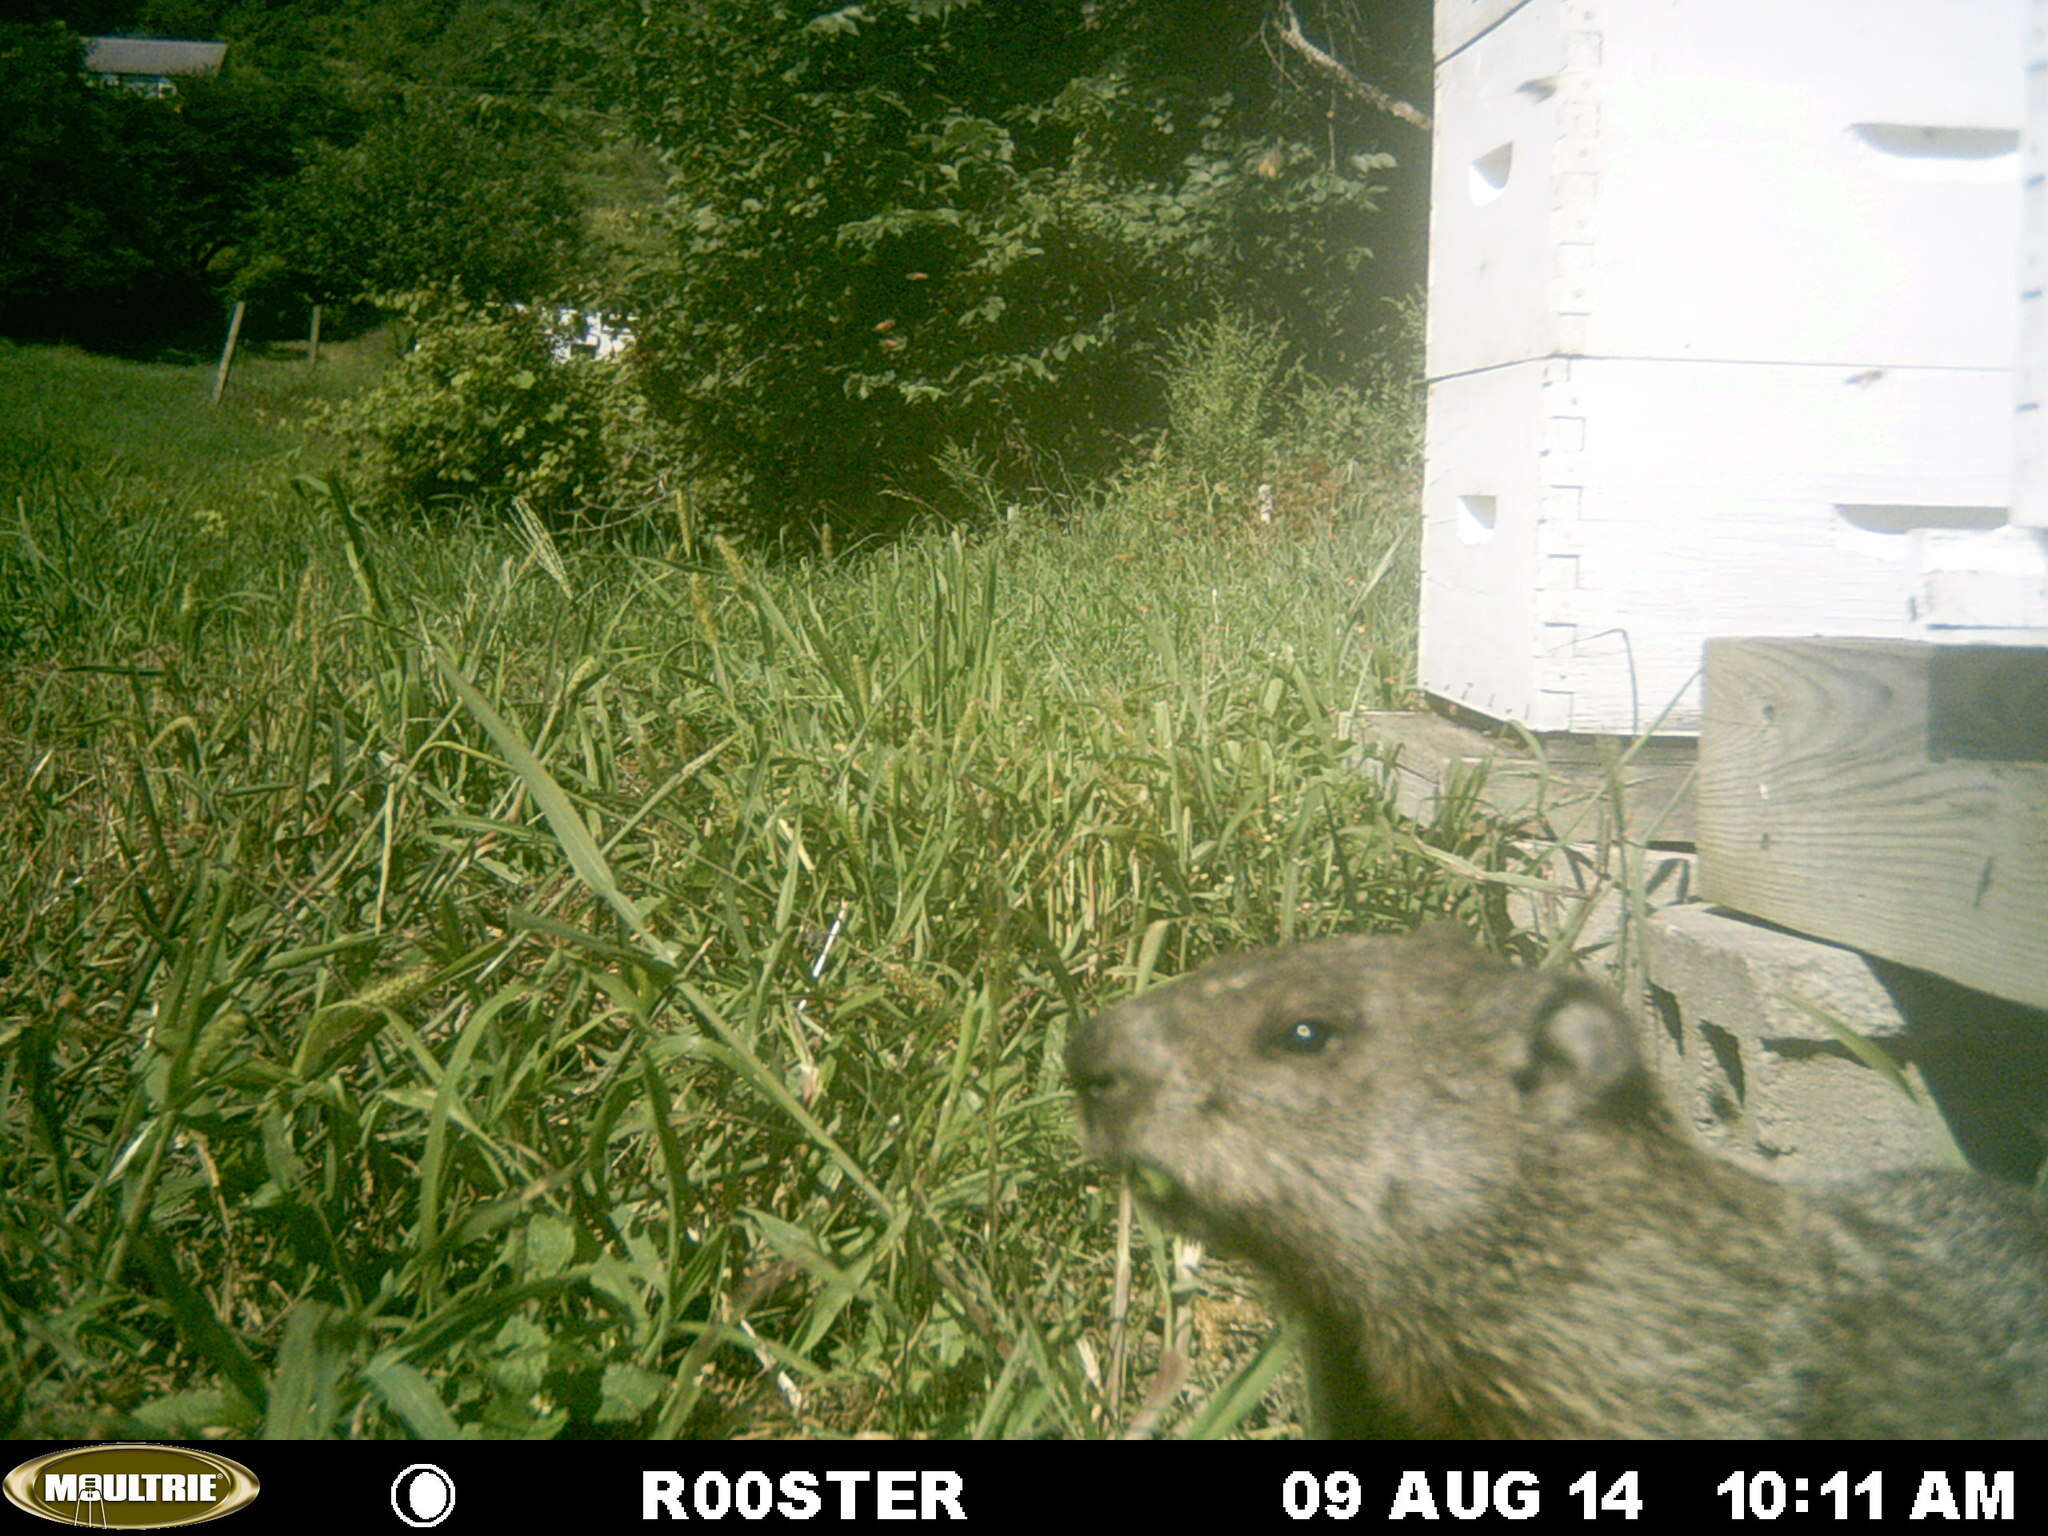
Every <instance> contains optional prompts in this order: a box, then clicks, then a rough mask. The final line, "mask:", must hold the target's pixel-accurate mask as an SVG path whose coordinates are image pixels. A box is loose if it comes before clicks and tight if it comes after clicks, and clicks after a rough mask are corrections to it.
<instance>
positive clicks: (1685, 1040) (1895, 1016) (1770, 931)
mask: <svg viewBox="0 0 2048 1536" xmlns="http://www.w3.org/2000/svg"><path fill="white" fill-rule="evenodd" d="M1644 948H1645V964H1646V968H1647V975H1648V981H1649V986H1650V1001H1651V1009H1650V1015H1651V1022H1650V1024H1649V1026H1648V1029H1647V1035H1648V1039H1647V1040H1646V1045H1647V1046H1648V1048H1649V1050H1650V1053H1651V1054H1652V1056H1653V1057H1654V1058H1655V1061H1656V1066H1657V1070H1658V1072H1659V1075H1660V1077H1661V1078H1662V1080H1663V1081H1664V1083H1665V1084H1666V1086H1667V1087H1668V1088H1669V1089H1670V1090H1671V1092H1672V1094H1673V1097H1674V1099H1675V1100H1676V1102H1677V1104H1678V1105H1679V1107H1680V1109H1681V1110H1682V1111H1683V1112H1685V1113H1686V1114H1688V1115H1689V1116H1690V1118H1691V1120H1692V1123H1693V1125H1694V1127H1695V1129H1696V1130H1697V1131H1698V1132H1699V1134H1700V1135H1701V1136H1702V1138H1703V1139H1705V1140H1706V1141H1708V1142H1709V1143H1711V1144H1713V1145H1716V1146H1718V1147H1720V1148H1721V1149H1722V1150H1724V1151H1726V1152H1728V1153H1729V1154H1731V1155H1733V1156H1735V1157H1737V1158H1738V1159H1740V1160H1743V1161H1747V1162H1750V1163H1752V1164H1754V1165H1756V1166H1758V1167H1762V1168H1768V1169H1769V1170H1770V1171H1771V1173H1772V1174H1773V1175H1774V1176H1776V1177H1781V1178H1793V1179H1827V1178H1840V1177H1847V1176H1850V1175H1853V1174H1858V1173H1869V1172H1874V1171H1877V1170H1880V1169H1885V1168H1916V1167H1927V1166H1931V1165H1935V1164H1938V1163H1940V1162H1942V1161H1943V1159H1944V1157H1945V1156H1946V1155H1947V1152H1946V1148H1947V1144H1948V1136H1947V1132H1946V1129H1945V1127H1944V1125H1943V1123H1942V1121H1941V1118H1940V1115H1939V1112H1938V1111H1937V1110H1936V1109H1935V1108H1934V1107H1933V1101H1932V1098H1931V1096H1930V1095H1929V1093H1928V1091H1927V1088H1926V1085H1925V1084H1924V1082H1922V1081H1921V1080H1920V1075H1919V1070H1918V1066H1917V1064H1916V1063H1915V1062H1914V1061H1913V1060H1912V1055H1911V1052H1912V1041H1911V1038H1910V1028H1909V1022H1908V1020H1907V1018H1906V1017H1905V1015H1904V1014H1903V1013H1902V1012H1901V1010H1900V1008H1899V1006H1898V1004H1897V1003H1896V1002H1895V1001H1894V999H1893V995H1892V993H1891V991H1890V989H1889V988H1888V987H1887V986H1886V985H1885V983H1884V982H1883V981H1882V980H1881V979H1880V977H1879V975H1878V974H1877V972H1876V971H1875V970H1874V969H1873V967H1872V964H1871V962H1870V961H1869V960H1867V959H1866V958H1865V957H1864V956H1862V955H1860V954H1858V953H1857V952H1856V951H1855V950H1851V949H1844V948H1841V947H1840V946H1838V945H1833V944H1823V943H1819V942H1817V941H1814V940H1811V939H1805V938H1801V937H1799V936H1798V935H1796V934H1789V933H1784V932H1781V931H1780V930H1778V929H1774V928H1766V927H1762V926H1760V925H1758V924H1755V923H1751V922H1746V921H1744V920H1742V919H1741V918H1738V917H1734V916H1731V915H1729V914H1727V913H1724V912H1722V911H1720V910H1719V909H1717V908H1712V907H1705V906H1697V905H1694V906H1678V907H1670V908H1666V909H1664V910H1661V911H1658V912H1655V913H1653V914H1652V915H1651V917H1650V920H1649V925H1648V931H1647V933H1646V935H1645V945H1644ZM1802 1003H1803V1004H1805V1005H1808V1006H1802ZM1809 1009H1813V1010H1819V1011H1821V1012H1824V1013H1826V1014H1828V1015H1830V1016H1832V1017H1833V1018H1834V1019H1836V1020H1838V1021H1839V1022H1840V1023H1842V1024H1843V1025H1845V1026H1847V1027H1848V1028H1849V1029H1851V1030H1853V1031H1855V1032H1856V1033H1857V1034H1858V1035H1861V1036H1862V1037H1863V1038H1864V1039H1866V1040H1868V1041H1870V1042H1871V1043H1872V1044H1874V1045H1876V1046H1877V1047H1879V1048H1880V1049H1882V1050H1885V1051H1886V1052H1887V1053H1888V1054H1890V1055H1892V1056H1893V1057H1894V1059H1895V1060H1898V1061H1899V1063H1900V1066H1901V1068H1902V1070H1903V1071H1904V1072H1905V1074H1906V1077H1907V1080H1908V1081H1909V1082H1911V1083H1913V1084H1914V1087H1915V1095H1916V1097H1908V1096H1907V1095H1906V1094H1905V1093H1903V1092H1901V1091H1900V1089H1899V1088H1898V1087H1897V1086H1896V1085H1895V1084H1893V1083H1892V1082H1890V1081H1889V1080H1888V1079H1887V1078H1886V1077H1885V1076H1884V1075H1883V1074H1881V1073H1880V1072H1878V1071H1876V1070H1874V1069H1872V1068H1871V1067H1869V1066H1866V1065H1865V1064H1864V1063H1863V1062H1862V1061H1860V1060H1859V1059H1858V1058H1857V1056H1856V1054H1855V1053H1854V1052H1853V1051H1852V1050H1851V1049H1850V1048H1849V1047H1848V1046H1847V1045H1845V1044H1844V1043H1843V1042H1842V1041H1841V1040H1840V1038H1839V1037H1838V1036H1837V1035H1836V1034H1835V1032H1834V1031H1833V1030H1831V1029H1830V1028H1829V1027H1828V1025H1827V1024H1826V1023H1825V1022H1823V1020H1822V1019H1820V1018H1818V1017H1816V1016H1815V1013H1814V1012H1812V1011H1809Z"/></svg>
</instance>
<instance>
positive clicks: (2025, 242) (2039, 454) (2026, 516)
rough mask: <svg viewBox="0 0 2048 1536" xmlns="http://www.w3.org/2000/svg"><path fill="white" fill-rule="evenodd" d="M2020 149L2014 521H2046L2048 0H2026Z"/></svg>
mask: <svg viewBox="0 0 2048 1536" xmlns="http://www.w3.org/2000/svg"><path fill="white" fill-rule="evenodd" d="M2022 57H2023V58H2024V59H2025V60H2026V80H2027V86H2026V89H2027V125H2026V133H2025V138H2024V141H2023V144H2022V149H2021V154H2022V158H2023V162H2024V166H2023V168H2024V172H2025V174H2024V177H2023V179H2022V181H2021V214H2020V282H2019V289H2020V324H2019V334H2020V343H2019V369H2018V378H2017V380H2016V386H2017V387H2016V389H2015V391H2014V395H2015V400H2014V403H2015V405H2016V407H2017V408H2018V411H2019V422H2018V429H2019V430H2018V434H2017V436H2018V441H2017V443H2016V445H2015V447H2016V452H2015V456H2014V463H2013V506H2012V520H2013V521H2014V522H2015V523H2017V524H2019V525H2021V526H2023V527H2029V528H2048V297H2044V290H2048V0H2027V20H2026V39H2025V43H2024V46H2023V50H2022Z"/></svg>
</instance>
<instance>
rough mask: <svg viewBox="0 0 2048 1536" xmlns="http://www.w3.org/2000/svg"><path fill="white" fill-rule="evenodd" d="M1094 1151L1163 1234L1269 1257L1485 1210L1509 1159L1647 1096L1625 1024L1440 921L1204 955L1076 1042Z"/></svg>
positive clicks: (1601, 995) (1336, 1256) (1323, 1254)
mask: <svg viewBox="0 0 2048 1536" xmlns="http://www.w3.org/2000/svg"><path fill="white" fill-rule="evenodd" d="M1068 1070H1069V1073H1070V1074H1071V1076H1072V1079H1073V1082H1074V1086H1075V1088H1076V1090H1077V1091H1078V1093H1079V1095H1080V1100H1081V1112H1082V1122H1083V1134H1084V1139H1085V1142H1086V1144H1087V1147H1088V1150H1089V1151H1090V1152H1091V1153H1092V1154H1093V1155H1095V1156H1097V1157H1100V1158H1102V1159H1104V1160H1106V1161H1108V1162H1110V1163H1111V1164H1113V1165H1117V1166H1119V1167H1122V1168H1124V1169H1126V1170H1128V1171H1130V1172H1131V1173H1133V1174H1134V1175H1135V1176H1136V1180H1137V1183H1138V1187H1139V1189H1140V1192H1141V1193H1142V1194H1143V1196H1144V1197H1145V1199H1146V1202H1147V1203H1148V1204H1149V1205H1150V1206H1151V1207H1152V1208H1153V1209H1154V1210H1155V1211H1157V1212H1158V1213H1159V1215H1160V1216H1161V1217H1162V1218H1163V1219H1165V1220H1166V1221H1167V1222H1168V1223H1169V1224H1170V1225H1172V1226H1175V1227H1177V1228H1178V1229H1180V1230H1182V1231H1186V1232H1189V1233H1191V1234H1193V1235H1195V1236H1199V1237H1203V1238H1206V1239H1207V1240H1209V1241H1210V1242H1212V1243H1214V1244H1215V1245H1216V1246H1218V1247H1219V1248H1221V1249H1223V1250H1224V1251H1227V1252H1236V1253H1239V1254H1241V1255H1243V1256H1245V1257H1249V1258H1252V1259H1254V1260H1264V1261H1266V1262H1267V1263H1268V1264H1269V1265H1270V1266H1272V1267H1274V1268H1276V1269H1283V1270H1299V1269H1302V1268H1303V1267H1307V1266H1312V1265H1313V1264H1315V1263H1316V1262H1321V1263H1323V1264H1325V1265H1327V1266H1329V1267H1330V1268H1332V1269H1334V1270H1336V1271H1339V1272H1342V1273H1345V1274H1350V1275H1356V1274H1357V1273H1358V1272H1359V1269H1360V1267H1361V1265H1362V1264H1363V1263H1364V1262H1365V1260H1366V1259H1367V1257H1368V1251H1369V1250H1370V1249H1372V1248H1373V1247H1374V1246H1375V1245H1380V1244H1384V1243H1386V1242H1388V1241H1390V1240H1397V1239H1400V1238H1403V1237H1412V1238H1416V1239H1423V1240H1427V1239H1429V1238H1430V1237H1432V1236H1433V1235H1440V1234H1442V1233H1444V1232H1447V1231H1449V1230H1451V1229H1454V1228H1457V1227H1459V1226H1461V1225H1470V1224H1472V1223H1475V1222H1481V1223H1483V1222H1484V1221H1485V1220H1486V1213H1487V1209H1488V1201H1489V1198H1490V1197H1492V1196H1494V1195H1496V1194H1497V1193H1498V1192H1501V1191H1505V1190H1508V1189H1511V1188H1513V1187H1514V1179H1513V1173H1514V1169H1515V1165H1516V1163H1517V1161H1518V1160H1520V1159H1522V1158H1525V1157H1528V1156H1531V1155H1542V1154H1543V1152H1544V1151H1545V1150H1546V1149H1547V1148H1549V1147H1550V1146H1552V1145H1553V1144H1555V1143H1556V1142H1557V1141H1559V1140H1560V1139H1561V1138H1569V1137H1571V1136H1573V1135H1576V1134H1579V1133H1580V1132H1581V1131H1582V1130H1584V1129H1585V1128H1588V1127H1591V1126H1594V1125H1596V1124H1598V1123H1600V1122H1603V1121H1607V1122H1611V1121H1615V1120H1620V1119H1626V1118H1628V1117H1630V1116H1632V1115H1636V1114H1639V1113H1643V1112H1645V1111H1647V1110H1648V1108H1649V1091H1648V1086H1647V1082H1646V1080H1645V1079H1644V1076H1643V1072H1642V1067H1641V1063H1640V1061H1639V1059H1638V1057H1637V1055H1636V1051H1635V1046H1634V1043H1633V1039H1632V1036H1631V1032H1630V1029H1629V1026H1628V1023H1627V1021H1626V1019H1625V1018H1624V1017H1623V1015H1622V1013H1621V1011H1620V1009H1619V1007H1618V1006H1617V1005H1616V1003H1615V1002H1614V1000H1613V998H1612V997H1611V996H1610V995H1609V994H1608V993H1607V992H1606V991H1604V990H1603V989H1601V988H1600V987H1597V986H1595V985H1594V984H1593V983H1591V982H1589V981H1586V980H1585V979H1583V978H1580V977H1575V976H1567V975H1552V974H1548V973H1542V972H1534V971H1526V970H1519V969H1516V968H1514V967H1511V966H1508V965H1505V964H1503V963H1501V962H1500V961H1497V960H1494V959H1492V958H1490V957H1488V956H1486V955H1484V954H1482V953H1481V952H1480V951H1478V950H1477V949H1475V948H1473V947H1472V946H1471V945H1470V944H1469V943H1468V942H1467V941H1466V940H1465V939H1464V938H1463V936H1462V935H1460V934H1458V933H1457V931H1456V930H1455V929H1454V928H1451V927H1450V926H1449V925H1447V924H1446V925H1435V926H1432V927H1431V928H1428V929H1425V930H1423V931H1421V932H1419V933H1417V934H1414V935H1411V936H1409V937H1406V938H1342V939H1328V940H1323V941H1320V942H1317V943H1312V944H1303V945H1299V946H1296V947H1293V948H1287V949H1275V950H1267V951H1264V952H1261V953H1256V954H1250V955H1245V956H1240V957H1235V958H1231V959H1225V960H1220V961H1217V962H1215V963H1214V964H1212V965H1209V966H1206V967H1204V968H1203V969H1201V970H1199V971H1196V972H1194V973H1193V974H1191V975H1188V976H1185V977H1183V978H1181V979H1180V980H1178V981H1175V982H1172V983H1170V984H1169V985H1166V986H1163V987H1159V988H1156V989H1155V990H1153V991H1151V992H1148V993H1146V994H1144V995H1143V996H1142V997H1138V998H1134V999H1132V1000H1131V1001H1129V1002H1125V1003H1122V1004H1119V1005H1118V1006H1117V1007H1115V1008H1112V1009H1110V1010H1109V1011H1108V1012H1107V1013H1105V1014H1103V1015H1102V1016H1101V1017H1100V1018H1098V1019H1096V1020H1095V1021H1094V1022H1093V1023H1092V1024H1090V1025H1089V1026H1088V1027H1087V1028H1085V1029H1084V1030H1083V1031H1081V1033H1080V1034H1079V1035H1077V1036H1076V1037H1075V1039H1074V1041H1073V1044H1072V1047H1071V1048H1070V1050H1069V1052H1068Z"/></svg>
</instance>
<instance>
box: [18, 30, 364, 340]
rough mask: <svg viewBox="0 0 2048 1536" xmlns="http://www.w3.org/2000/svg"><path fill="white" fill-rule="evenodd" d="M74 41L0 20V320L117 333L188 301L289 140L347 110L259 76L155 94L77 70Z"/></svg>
mask: <svg viewBox="0 0 2048 1536" xmlns="http://www.w3.org/2000/svg"><path fill="white" fill-rule="evenodd" d="M82 41H83V40H82V39H81V38H79V37H78V36H77V35H76V34H74V33H71V32H69V31H67V30H66V29H65V28H63V27H62V26H60V25H57V24H55V23H44V24H41V25H34V26H14V25H0V325H4V326H5V327H6V328H7V329H9V330H15V331H28V332H32V333H33V332H46V333H61V334H75V335H82V336H83V337H85V338H86V339H102V338H103V337H107V336H115V335H119V334H120V333H122V332H123V331H125V330H127V329H128V328H129V327H131V326H132V325H133V324H134V323H136V322H137V321H138V320H139V321H141V322H143V328H144V329H145V330H157V329H161V326H162V323H163V322H164V321H166V320H167V319H168V320H172V321H175V319H176V318H177V317H178V316H179V315H180V314H181V313H185V312H190V311H194V310H196V311H198V312H200V313H203V314H204V315H205V316H206V322H205V323H206V325H207V326H208V328H209V329H211V327H212V325H213V323H214V318H213V317H214V315H215V313H216V308H215V306H216V295H217V290H218V288H219V287H220V285H221V284H222V283H223V282H224V281H225V279H226V268H227V267H228V266H231V265H232V263H231V262H227V263H224V262H223V257H224V256H225V255H226V253H228V252H229V251H231V250H232V249H233V248H235V247H237V246H238V245H239V244H240V242H241V241H242V240H243V239H245V238H246V236H247V233H248V231H249V229H250V227H251V222H252V219H253V216H254V212H255V209H256V207H257V205H258V204H259V202H260V201H261V199H262V197H263V196H264V194H265V192H266V191H267V190H268V189H269V188H270V187H272V186H274V185H276V184H277V183H278V182H279V181H280V180H281V179H283V178H285V177H288V176H290V175H292V174H293V173H294V172H296V170H297V169H298V164H299V160H298V155H299V151H300V147H301V146H302V145H303V144H304V143H306V142H308V141H309V140H310V139H311V138H312V137H313V136H314V135H315V134H318V133H321V132H332V131H335V128H336V127H337V125H339V124H341V123H344V122H345V121H346V114H345V113H344V112H342V110H341V109H340V108H339V107H338V106H337V105H336V104H335V103H334V102H333V101H332V100H331V99H330V98H328V97H326V96H324V95H322V94H321V93H319V92H318V91H309V90H306V89H304V88H301V87H296V86H291V87H287V86H283V85H279V84H277V83H275V82H272V81H270V80H267V79H265V78H263V77H261V76H255V75H236V74H228V75H224V76H222V77H220V78H217V79H190V80H186V81H183V82H181V83H180V87H179V90H178V93H177V94H176V95H175V96H174V97H170V98H166V99H151V98H145V97H139V96H135V95H131V94H129V93H127V92H125V91H119V90H109V89H104V88H101V87H98V86H94V85H92V84H90V83H88V82H87V80H86V79H85V77H84V75H83V74H82V73H81V70H80V67H79V62H80V52H81V48H82Z"/></svg>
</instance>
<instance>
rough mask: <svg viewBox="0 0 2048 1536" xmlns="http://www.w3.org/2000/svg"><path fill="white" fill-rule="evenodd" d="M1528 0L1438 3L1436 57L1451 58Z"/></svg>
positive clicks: (1480, 0) (1463, 0) (1467, 0)
mask: <svg viewBox="0 0 2048 1536" xmlns="http://www.w3.org/2000/svg"><path fill="white" fill-rule="evenodd" d="M1523 3H1524V0H1437V7H1436V57H1437V59H1438V60H1439V61H1442V60H1443V59H1446V58H1449V57H1450V56H1451V55H1452V54H1454V53H1456V52H1457V51H1458V50H1459V49H1460V48H1463V47H1464V46H1465V45H1466V44H1467V43H1469V42H1471V41H1472V40H1473V39H1474V38H1475V37H1478V36H1479V35H1480V34H1481V33H1483V32H1485V31H1486V30H1487V29H1488V28H1490V27H1493V26H1495V25H1497V24H1498V23H1499V22H1500V20H1501V19H1502V18H1503V17H1505V16H1506V15H1508V14H1509V13H1510V12H1511V11H1513V10H1515V9H1516V8H1517V7H1519V6H1520V5H1522V4H1523Z"/></svg>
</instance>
